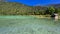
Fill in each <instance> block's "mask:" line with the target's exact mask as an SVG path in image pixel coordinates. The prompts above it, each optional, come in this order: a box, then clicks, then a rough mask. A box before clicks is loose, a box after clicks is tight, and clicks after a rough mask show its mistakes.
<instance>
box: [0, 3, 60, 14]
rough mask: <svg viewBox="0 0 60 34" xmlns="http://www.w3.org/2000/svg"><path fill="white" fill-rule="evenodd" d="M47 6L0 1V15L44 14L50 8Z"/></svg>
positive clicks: (59, 5)
mask: <svg viewBox="0 0 60 34" xmlns="http://www.w3.org/2000/svg"><path fill="white" fill-rule="evenodd" d="M50 6H53V7H57V8H59V7H60V4H58V5H48V7H50ZM48 7H46V6H27V5H24V4H22V3H15V2H0V15H33V14H43V13H44V12H45V10H46V9H47V8H48Z"/></svg>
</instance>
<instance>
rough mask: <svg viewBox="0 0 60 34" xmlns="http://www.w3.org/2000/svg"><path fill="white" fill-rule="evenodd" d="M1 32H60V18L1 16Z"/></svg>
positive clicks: (43, 33) (31, 33) (40, 33)
mask: <svg viewBox="0 0 60 34" xmlns="http://www.w3.org/2000/svg"><path fill="white" fill-rule="evenodd" d="M0 34H60V20H58V21H57V22H55V21H54V20H53V19H47V18H36V17H33V16H0Z"/></svg>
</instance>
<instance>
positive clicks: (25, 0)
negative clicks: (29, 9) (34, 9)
mask: <svg viewBox="0 0 60 34" xmlns="http://www.w3.org/2000/svg"><path fill="white" fill-rule="evenodd" d="M7 1H9V2H18V3H22V4H26V5H29V6H38V5H41V6H44V5H48V4H60V0H7Z"/></svg>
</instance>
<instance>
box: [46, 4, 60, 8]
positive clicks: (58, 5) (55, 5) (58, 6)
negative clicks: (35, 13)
mask: <svg viewBox="0 0 60 34" xmlns="http://www.w3.org/2000/svg"><path fill="white" fill-rule="evenodd" d="M47 6H48V7H50V6H53V7H55V8H60V4H49V5H47Z"/></svg>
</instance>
